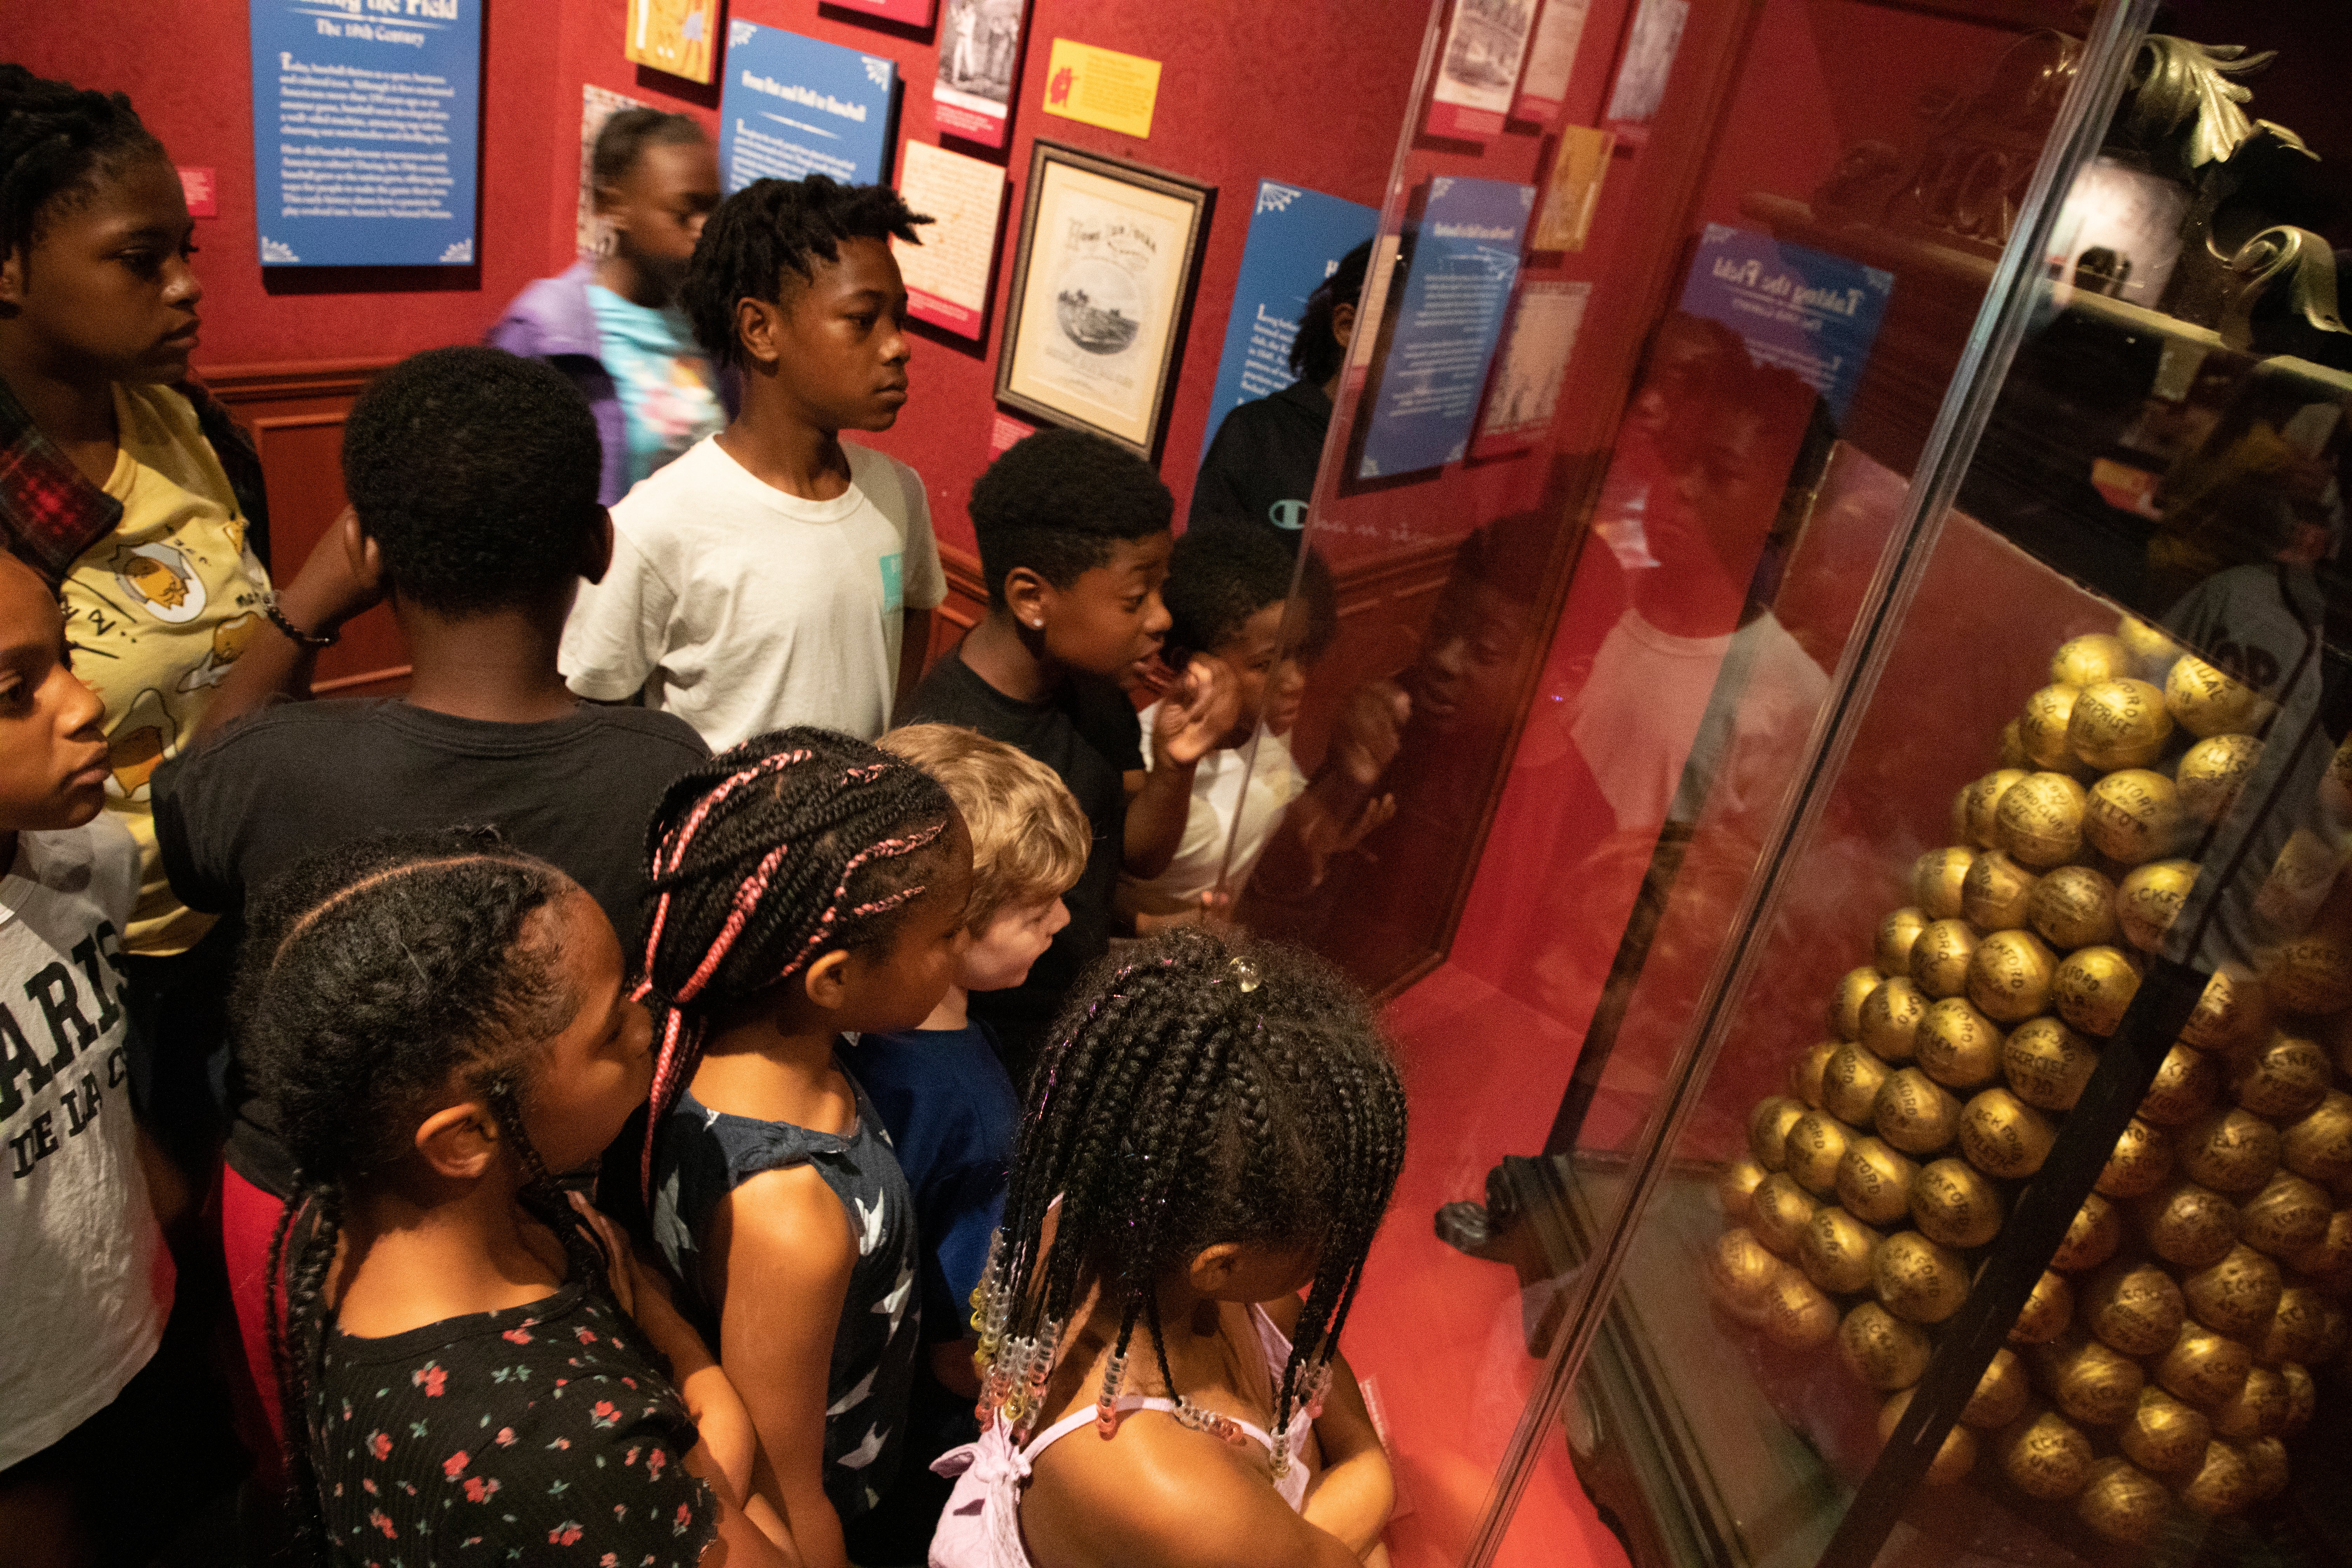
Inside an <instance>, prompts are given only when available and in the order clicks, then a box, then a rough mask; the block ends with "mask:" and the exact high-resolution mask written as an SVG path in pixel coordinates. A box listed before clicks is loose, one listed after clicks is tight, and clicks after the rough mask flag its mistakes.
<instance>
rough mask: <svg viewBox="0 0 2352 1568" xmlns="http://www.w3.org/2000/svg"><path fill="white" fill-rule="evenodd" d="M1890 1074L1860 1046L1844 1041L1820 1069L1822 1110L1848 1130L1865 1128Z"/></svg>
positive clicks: (1858, 1043) (1883, 1063)
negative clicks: (1841, 1122) (1844, 1125)
mask: <svg viewBox="0 0 2352 1568" xmlns="http://www.w3.org/2000/svg"><path fill="white" fill-rule="evenodd" d="M1892 1070H1893V1069H1892V1068H1889V1067H1888V1066H1887V1065H1886V1064H1885V1062H1883V1061H1880V1060H1879V1059H1878V1058H1876V1057H1874V1056H1872V1055H1871V1054H1870V1052H1869V1051H1868V1050H1867V1049H1865V1048H1864V1047H1863V1045H1862V1044H1861V1042H1859V1041H1855V1040H1849V1041H1847V1042H1846V1043H1845V1044H1843V1045H1842V1046H1840V1047H1838V1048H1837V1049H1836V1050H1834V1051H1832V1052H1831V1053H1830V1059H1829V1063H1828V1065H1827V1066H1826V1067H1824V1068H1822V1110H1826V1111H1828V1112H1829V1113H1830V1114H1831V1115H1832V1116H1834V1117H1836V1118H1837V1119H1838V1120H1839V1121H1843V1122H1844V1123H1845V1124H1846V1125H1847V1126H1849V1127H1867V1126H1869V1125H1870V1111H1871V1107H1872V1106H1874V1105H1875V1104H1876V1103H1877V1100H1878V1091H1879V1089H1882V1088H1884V1087H1885V1083H1886V1079H1887V1075H1888V1074H1889V1073H1890V1072H1891V1071H1892Z"/></svg>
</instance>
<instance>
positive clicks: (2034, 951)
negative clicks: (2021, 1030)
mask: <svg viewBox="0 0 2352 1568" xmlns="http://www.w3.org/2000/svg"><path fill="white" fill-rule="evenodd" d="M2057 975H2058V958H2057V955H2056V954H2055V953H2053V952H2051V951H2050V950H2049V949H2048V948H2047V947H2044V946H2043V945H2042V939H2041V938H2040V937H2038V936H2035V935H2034V934H2033V933H2032V931H1995V932H1993V933H1992V934H1991V935H1990V936H1989V937H1987V938H1985V939H1984V940H1983V941H1982V942H1979V943H1977V950H1976V952H1973V953H1970V954H1969V981H1968V992H1969V1001H1971V1002H1973V1003H1975V1004H1976V1005H1977V1006H1978V1007H1979V1009H1981V1010H1982V1011H1983V1013H1984V1015H1985V1016H1987V1017H1989V1018H1993V1019H1997V1020H1999V1021H2000V1022H2001V1023H2003V1024H2021V1023H2023V1022H2024V1021H2025V1020H2026V1019H2028V1018H2031V1017H2032V1016H2034V1015H2035V1014H2037V1013H2039V1012H2041V1011H2042V1009H2043V1008H2044V1007H2046V1006H2048V1005H2049V1003H2050V988H2051V985H2052V984H2053V982H2054V981H2055V980H2056V978H2057Z"/></svg>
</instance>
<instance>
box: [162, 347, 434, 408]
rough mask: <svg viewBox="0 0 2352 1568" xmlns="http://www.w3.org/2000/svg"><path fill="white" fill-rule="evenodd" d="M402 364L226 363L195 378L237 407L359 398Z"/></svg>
mask: <svg viewBox="0 0 2352 1568" xmlns="http://www.w3.org/2000/svg"><path fill="white" fill-rule="evenodd" d="M398 363H400V362H399V361H398V360H396V359H384V358H376V359H320V360H291V361H282V362H277V363H265V364H224V365H214V366H210V367H206V368H202V369H199V370H198V371H197V372H196V379H197V380H198V381H200V382H202V383H204V384H205V390H206V391H208V392H210V393H211V394H212V395H214V396H215V397H217V398H219V399H220V400H221V401H222V402H223V403H226V404H227V405H229V406H230V407H232V408H236V407H240V406H242V405H247V404H252V403H278V402H283V401H285V400H286V399H288V398H307V397H357V396H358V395H360V393H361V391H362V389H364V388H365V387H366V385H367V384H368V383H369V382H370V381H371V380H373V378H374V377H375V375H376V374H377V373H378V372H379V371H383V370H387V369H389V368H390V367H392V366H393V365H395V364H398Z"/></svg>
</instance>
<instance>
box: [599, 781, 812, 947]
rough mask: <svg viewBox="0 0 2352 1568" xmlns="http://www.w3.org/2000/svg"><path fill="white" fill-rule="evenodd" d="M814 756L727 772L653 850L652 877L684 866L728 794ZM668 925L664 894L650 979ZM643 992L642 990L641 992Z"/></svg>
mask: <svg viewBox="0 0 2352 1568" xmlns="http://www.w3.org/2000/svg"><path fill="white" fill-rule="evenodd" d="M815 755H816V753H815V752H777V753H776V754H775V755H774V756H772V757H762V758H761V759H760V760H759V761H758V762H757V763H753V764H752V765H751V766H750V767H748V768H745V769H743V770H742V771H741V772H740V773H730V774H729V775H728V776H727V777H726V778H724V779H721V780H720V781H719V783H718V784H717V785H716V786H714V787H713V788H712V789H711V791H710V793H709V794H708V795H704V796H703V797H702V798H701V799H700V800H699V801H698V802H696V803H695V807H694V809H693V810H692V811H691V812H689V813H688V814H687V818H686V820H685V821H684V822H683V823H681V824H679V825H678V826H677V828H676V829H675V830H674V831H672V832H671V833H669V834H668V835H667V836H666V837H664V838H663V839H662V841H661V842H660V843H659V844H657V845H656V846H655V847H654V862H653V867H652V872H653V876H654V878H655V879H656V880H658V879H661V878H663V877H667V876H669V875H670V874H671V873H673V872H675V871H676V870H677V868H679V867H680V866H682V865H684V864H685V863H686V852H687V850H688V847H691V846H692V845H693V843H694V836H695V835H696V834H697V833H698V832H699V831H701V828H702V824H703V820H704V819H705V818H706V817H708V816H709V815H710V814H711V813H712V812H714V811H716V810H718V809H719V806H720V805H722V804H724V803H725V801H726V799H727V797H728V796H729V795H733V794H734V793H735V792H736V791H737V790H739V789H740V788H742V787H743V786H744V785H745V784H750V783H751V781H752V780H754V779H756V778H758V777H759V776H760V775H761V773H771V772H773V771H775V770H777V769H780V768H787V767H791V766H792V765H793V764H794V763H805V762H809V761H811V760H812V759H814V756H815ZM665 849H667V850H668V851H669V856H668V863H667V864H664V863H663V856H662V851H664V850H665ZM668 922H669V894H667V892H665V893H664V894H662V896H661V897H660V899H659V900H656V902H655V904H654V918H653V921H652V923H651V924H650V925H649V926H648V927H647V929H646V974H647V975H649V976H650V975H651V974H652V973H653V972H654V955H655V954H656V953H657V952H660V951H661V938H662V928H663V927H664V926H665V925H667V923H668ZM642 989H643V988H642V987H641V988H640V990H641V991H642Z"/></svg>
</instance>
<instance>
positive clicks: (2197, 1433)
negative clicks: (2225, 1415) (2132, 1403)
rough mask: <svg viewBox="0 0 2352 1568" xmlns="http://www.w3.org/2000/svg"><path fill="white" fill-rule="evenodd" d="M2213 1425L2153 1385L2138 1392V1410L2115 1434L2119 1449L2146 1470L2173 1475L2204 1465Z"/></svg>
mask: <svg viewBox="0 0 2352 1568" xmlns="http://www.w3.org/2000/svg"><path fill="white" fill-rule="evenodd" d="M2212 1440H2213V1424H2212V1423H2211V1422H2210V1421H2208V1420H2207V1419H2206V1418H2205V1413H2204V1412H2203V1411H2201V1410H2200V1409H2198V1408H2197V1406H2195V1405H2189V1404H2187V1403H2185V1402H2183V1401H2181V1400H2179V1399H2175V1398H2174V1397H2173V1396H2172V1395H2171V1394H2167V1393H2165V1392H2164V1390H2163V1389H2161V1388H2158V1386H2157V1385H2156V1384H2152V1383H2151V1384H2145V1385H2143V1386H2142V1387H2141V1389H2140V1391H2139V1408H2138V1409H2137V1410H2135V1411H2134V1412H2133V1413H2132V1418H2131V1419H2130V1420H2128V1421H2126V1422H2125V1423H2124V1424H2123V1426H2122V1427H2121V1428H2120V1429H2119V1430H2117V1431H2116V1447H2118V1448H2121V1449H2122V1450H2123V1451H2124V1457H2125V1458H2128V1459H2129V1460H2131V1462H2132V1463H2133V1464H2135V1465H2137V1466H2138V1467H2139V1468H2141V1469H2143V1470H2152V1471H2154V1472H2155V1473H2156V1474H2158V1475H2159V1476H2163V1475H2171V1474H2174V1473H2176V1472H2178V1471H2180V1470H2185V1469H2188V1468H2190V1467H2191V1466H2194V1465H2200V1464H2202V1463H2204V1460H2205V1445H2206V1444H2208V1443H2210V1442H2211V1441H2212Z"/></svg>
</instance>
